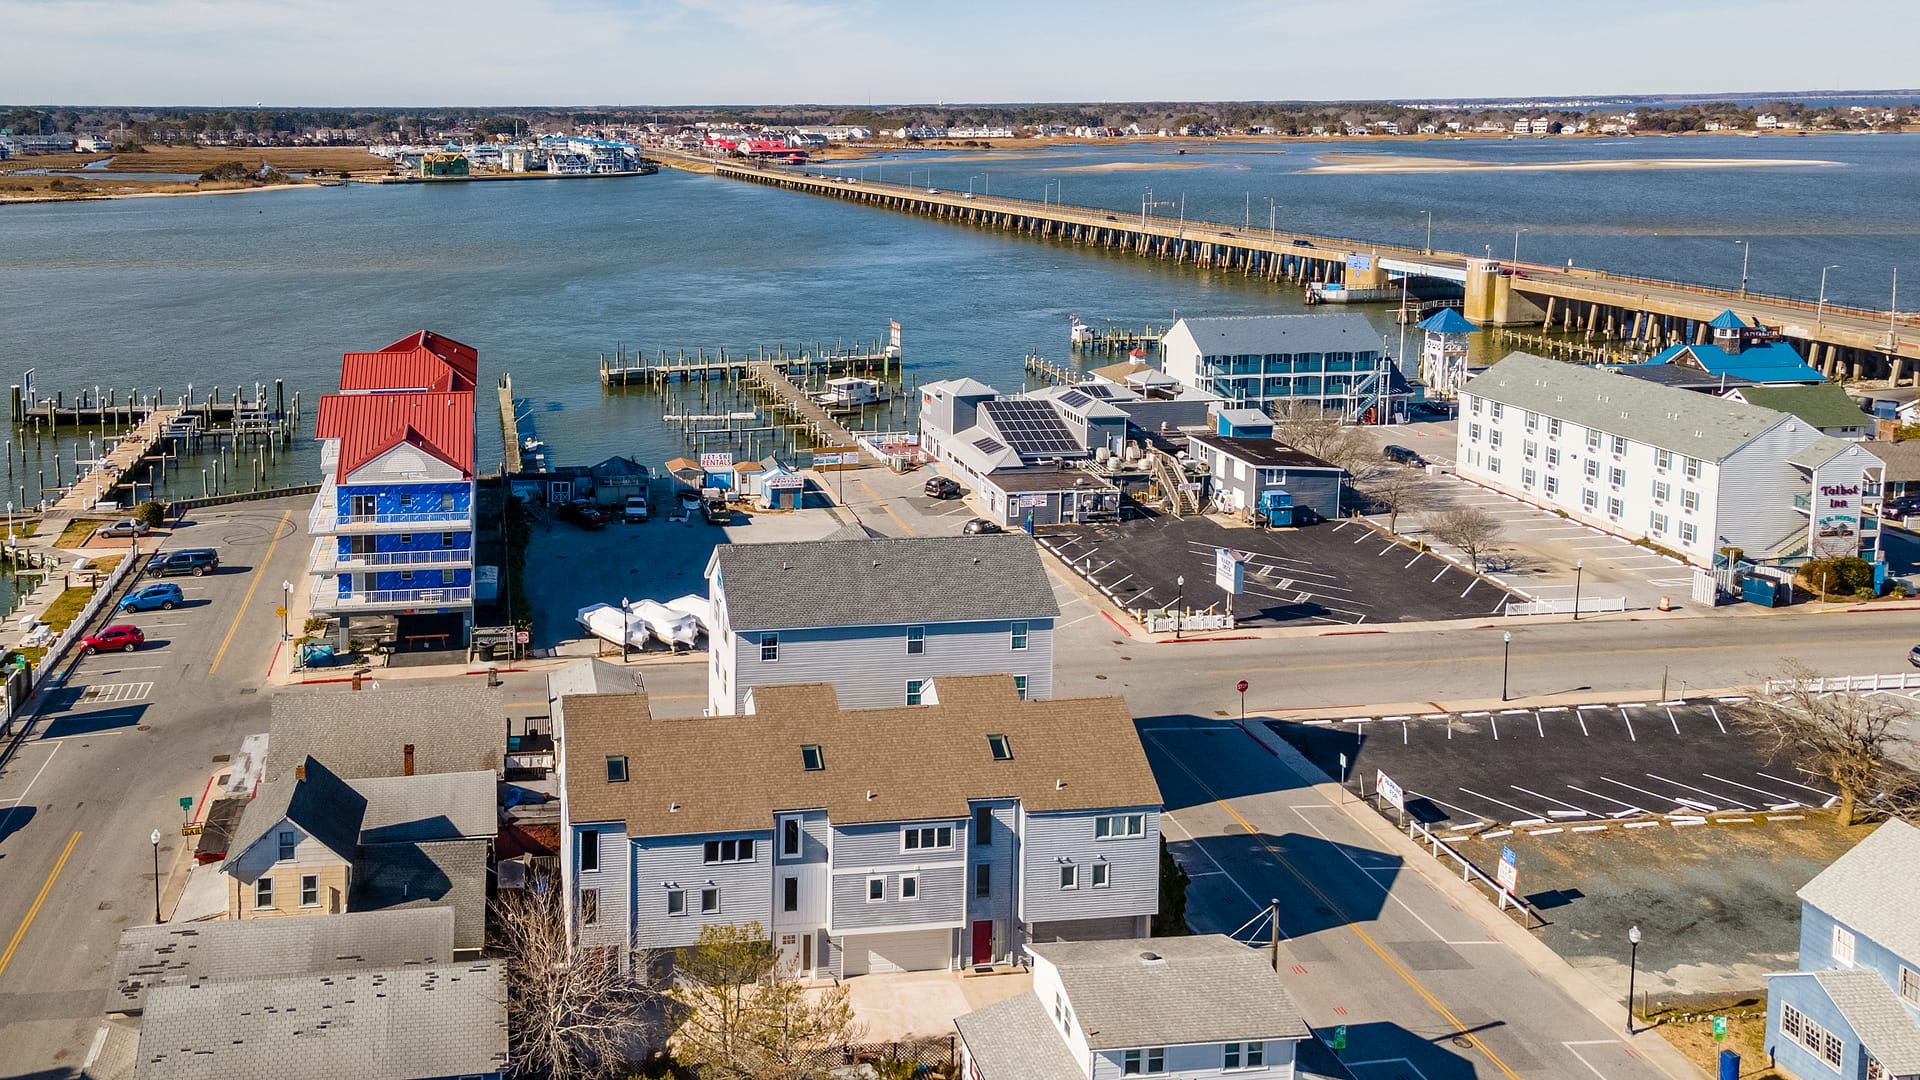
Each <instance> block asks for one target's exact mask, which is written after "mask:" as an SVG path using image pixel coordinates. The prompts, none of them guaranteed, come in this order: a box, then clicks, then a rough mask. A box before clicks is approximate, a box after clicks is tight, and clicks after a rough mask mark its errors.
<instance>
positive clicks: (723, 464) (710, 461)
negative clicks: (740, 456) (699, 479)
mask: <svg viewBox="0 0 1920 1080" xmlns="http://www.w3.org/2000/svg"><path fill="white" fill-rule="evenodd" d="M700 467H701V468H703V469H705V470H707V471H708V472H712V471H713V470H715V469H731V468H733V455H732V454H701V455H700Z"/></svg>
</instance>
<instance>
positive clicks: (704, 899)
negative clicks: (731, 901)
mask: <svg viewBox="0 0 1920 1080" xmlns="http://www.w3.org/2000/svg"><path fill="white" fill-rule="evenodd" d="M719 913H720V890H719V889H716V888H712V887H711V886H709V887H708V888H705V889H701V890H700V914H702V915H718V914H719Z"/></svg>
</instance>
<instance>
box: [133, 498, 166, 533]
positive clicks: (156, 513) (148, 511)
mask: <svg viewBox="0 0 1920 1080" xmlns="http://www.w3.org/2000/svg"><path fill="white" fill-rule="evenodd" d="M133 517H134V520H135V521H138V522H139V523H140V524H142V525H145V526H147V527H149V528H154V529H157V528H159V527H160V526H162V525H164V524H166V522H167V508H166V505H165V504H164V503H162V502H160V500H158V499H148V500H147V501H146V502H143V503H141V504H140V505H139V506H138V507H136V508H135V509H134V511H133Z"/></svg>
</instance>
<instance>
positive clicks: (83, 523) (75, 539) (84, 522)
mask: <svg viewBox="0 0 1920 1080" xmlns="http://www.w3.org/2000/svg"><path fill="white" fill-rule="evenodd" d="M111 524H113V522H112V521H110V520H108V519H106V518H74V519H73V520H72V521H69V522H67V527H66V528H65V529H62V530H61V531H60V536H59V538H58V539H56V540H55V541H54V542H53V546H54V547H57V548H80V547H86V546H87V541H89V540H92V539H93V531H94V530H95V529H98V528H99V527H100V526H102V525H111Z"/></svg>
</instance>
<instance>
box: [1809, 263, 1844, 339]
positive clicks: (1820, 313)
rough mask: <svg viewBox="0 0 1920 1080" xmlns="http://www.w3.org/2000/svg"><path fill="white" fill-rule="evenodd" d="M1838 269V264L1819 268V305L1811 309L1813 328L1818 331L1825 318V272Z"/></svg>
mask: <svg viewBox="0 0 1920 1080" xmlns="http://www.w3.org/2000/svg"><path fill="white" fill-rule="evenodd" d="M1838 269H1840V264H1839V263H1834V264H1833V265H1832V266H1823V267H1821V268H1820V303H1819V305H1818V306H1816V307H1815V308H1814V309H1813V328H1814V329H1815V330H1818V329H1820V323H1821V321H1822V320H1823V319H1825V318H1826V317H1827V271H1829V270H1838Z"/></svg>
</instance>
